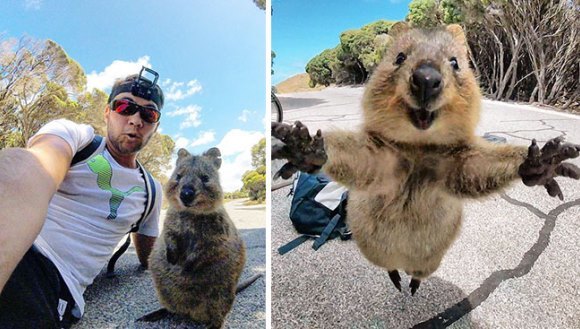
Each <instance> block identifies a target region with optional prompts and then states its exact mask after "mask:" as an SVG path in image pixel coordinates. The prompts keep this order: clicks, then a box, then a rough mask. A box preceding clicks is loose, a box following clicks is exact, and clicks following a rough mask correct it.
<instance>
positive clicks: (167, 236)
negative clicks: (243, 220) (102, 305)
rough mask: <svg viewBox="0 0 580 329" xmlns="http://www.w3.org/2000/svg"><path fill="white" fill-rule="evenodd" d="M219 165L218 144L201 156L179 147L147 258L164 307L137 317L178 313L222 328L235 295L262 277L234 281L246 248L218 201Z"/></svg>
mask: <svg viewBox="0 0 580 329" xmlns="http://www.w3.org/2000/svg"><path fill="white" fill-rule="evenodd" d="M220 166H221V153H220V151H219V149H217V148H211V149H209V150H208V151H206V152H205V153H204V154H203V155H201V156H192V155H191V154H189V153H188V152H187V151H186V150H185V149H180V150H179V152H178V159H177V163H176V168H175V171H174V172H173V174H172V176H171V178H170V180H169V181H168V182H167V184H166V185H165V188H164V190H165V196H166V198H167V200H168V201H169V210H168V211H167V215H166V217H165V223H164V225H163V230H162V232H161V236H160V237H159V239H157V241H156V242H155V246H154V247H153V251H152V252H151V255H150V257H149V268H150V270H151V275H152V276H153V282H154V284H155V288H156V289H157V295H158V297H159V301H160V303H161V305H162V306H163V307H164V309H161V310H158V311H155V312H153V313H150V314H148V315H145V316H144V317H142V318H140V319H139V320H141V321H157V320H159V319H161V318H163V317H165V316H166V315H168V313H177V314H183V315H187V316H189V317H190V318H191V319H192V320H194V321H195V322H199V323H204V324H206V325H207V327H208V328H221V327H222V326H223V323H224V320H225V318H226V316H227V314H228V313H229V312H230V310H231V308H232V305H233V303H234V298H235V294H236V293H237V292H239V291H241V290H243V289H245V288H246V287H247V286H249V285H250V284H251V283H252V282H254V281H255V280H256V279H258V278H259V277H260V276H261V274H257V275H254V276H253V277H251V278H250V279H248V280H246V281H244V282H242V283H240V284H239V285H238V280H239V278H240V275H241V273H242V270H243V268H244V263H245V259H246V252H245V246H244V242H243V240H242V239H241V238H240V236H239V233H238V230H237V229H236V227H235V225H234V223H233V222H232V220H231V219H230V217H229V216H228V214H227V212H226V211H225V209H224V207H223V205H222V202H223V192H222V188H221V185H220V180H219V175H218V169H219V167H220Z"/></svg>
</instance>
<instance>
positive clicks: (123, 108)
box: [111, 98, 161, 123]
mask: <svg viewBox="0 0 580 329" xmlns="http://www.w3.org/2000/svg"><path fill="white" fill-rule="evenodd" d="M111 103H112V106H111V107H112V108H113V111H115V112H117V113H119V114H120V115H133V114H135V113H137V112H139V114H140V115H141V119H143V121H145V122H147V123H156V122H158V121H159V118H160V117H161V112H159V111H158V110H157V108H155V107H154V106H152V105H151V106H141V105H139V104H137V103H135V102H133V101H132V100H129V99H125V98H124V99H117V100H114V101H112V102H111Z"/></svg>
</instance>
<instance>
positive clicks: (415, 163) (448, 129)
mask: <svg viewBox="0 0 580 329" xmlns="http://www.w3.org/2000/svg"><path fill="white" fill-rule="evenodd" d="M389 34H390V35H391V36H392V37H393V38H394V40H393V44H392V45H391V47H390V48H389V49H388V51H387V52H386V54H385V56H384V59H383V62H382V63H381V64H380V65H379V66H378V67H377V69H376V71H375V72H374V73H373V76H372V77H371V79H370V81H369V82H368V84H367V86H366V89H365V93H364V96H363V103H362V104H363V112H364V113H363V124H362V127H361V129H359V130H358V131H327V132H325V133H324V134H322V132H321V131H320V130H319V131H318V132H317V133H316V135H315V136H314V138H312V137H310V134H309V132H308V130H307V128H306V127H305V126H304V125H302V124H301V123H300V122H296V123H295V125H294V126H291V125H287V124H277V123H272V135H273V136H274V137H276V138H278V139H280V140H281V141H282V142H284V143H283V144H282V145H281V146H275V147H273V148H272V158H273V159H288V160H289V162H288V163H287V164H285V165H284V166H283V167H282V168H281V169H280V171H279V172H278V173H277V174H278V175H281V176H282V177H284V178H287V177H290V176H291V175H292V174H293V173H294V172H295V171H296V170H302V171H306V172H315V171H317V170H320V169H321V170H323V171H324V172H325V173H327V174H328V175H329V176H330V177H331V178H332V179H334V180H336V181H337V182H339V183H342V184H343V185H345V186H346V187H347V188H349V190H350V194H349V202H348V207H347V213H348V216H347V220H348V223H349V226H350V228H351V230H352V233H353V237H354V239H355V241H356V243H357V246H358V247H359V249H360V250H361V252H362V254H363V255H364V256H365V257H366V258H367V259H368V260H369V261H371V262H372V263H374V264H375V265H378V266H381V267H383V268H385V269H386V270H387V271H388V273H389V277H390V279H391V280H392V281H393V284H394V285H395V287H396V288H397V289H399V290H401V283H400V281H401V278H400V275H399V272H398V270H404V271H405V272H407V273H408V274H409V275H411V276H412V279H411V282H410V285H409V286H410V288H411V293H412V294H414V293H415V292H416V290H417V289H418V288H419V285H420V283H421V280H423V279H425V278H427V277H428V276H429V275H431V274H432V273H433V272H434V271H435V270H436V269H437V268H438V267H439V264H440V262H441V259H442V258H443V256H444V254H445V252H446V251H447V249H448V248H449V247H450V246H451V244H452V243H453V241H454V239H455V238H456V236H457V234H458V232H459V230H460V226H461V221H462V209H463V200H464V199H475V198H480V197H484V196H487V195H490V194H491V193H496V192H499V191H501V190H502V189H503V188H505V187H507V186H508V185H509V184H510V183H511V182H513V181H515V180H517V179H518V178H521V179H522V180H523V182H524V184H526V185H528V186H533V185H543V186H545V188H546V189H547V191H548V193H549V194H550V195H551V196H559V197H560V199H562V198H563V196H562V192H561V190H560V187H559V186H558V184H557V183H556V181H555V180H554V177H555V176H563V177H570V178H573V179H578V178H579V177H580V168H578V167H577V166H575V165H573V164H571V163H562V161H564V160H566V159H569V158H575V157H577V156H578V153H579V151H580V145H574V144H569V143H563V142H562V139H561V138H555V139H552V140H549V141H548V142H547V143H546V144H545V146H544V147H543V148H542V149H541V150H540V149H539V147H538V146H537V145H536V142H535V140H534V141H533V142H532V145H531V146H530V147H529V148H527V147H522V146H512V145H498V144H492V143H489V142H486V141H485V140H483V139H482V138H480V137H477V136H476V135H475V128H476V125H477V122H478V120H479V111H480V97H481V96H480V92H479V87H478V85H477V83H476V80H475V78H474V75H473V73H472V71H471V69H470V68H469V63H468V57H467V46H466V39H465V35H464V33H463V30H462V29H461V27H460V26H459V25H450V26H448V27H446V28H440V29H435V30H418V29H411V28H409V26H408V25H406V24H405V23H397V24H395V25H394V26H393V27H392V29H391V31H390V32H389Z"/></svg>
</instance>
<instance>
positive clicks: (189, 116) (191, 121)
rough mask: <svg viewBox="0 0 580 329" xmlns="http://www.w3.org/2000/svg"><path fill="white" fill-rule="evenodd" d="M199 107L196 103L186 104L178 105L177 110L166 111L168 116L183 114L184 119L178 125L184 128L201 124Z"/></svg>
mask: <svg viewBox="0 0 580 329" xmlns="http://www.w3.org/2000/svg"><path fill="white" fill-rule="evenodd" d="M200 112H201V107H200V106H198V105H188V106H186V107H180V108H178V109H177V110H174V111H171V112H167V115H168V116H170V117H176V116H182V115H183V116H185V120H183V121H182V122H181V124H180V125H179V128H180V129H185V128H189V127H198V126H199V125H201V119H200Z"/></svg>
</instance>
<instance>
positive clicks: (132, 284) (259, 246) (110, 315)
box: [73, 228, 266, 329]
mask: <svg viewBox="0 0 580 329" xmlns="http://www.w3.org/2000/svg"><path fill="white" fill-rule="evenodd" d="M239 231H240V234H241V236H242V239H243V240H244V242H245V243H246V266H245V268H244V272H243V273H242V277H241V280H244V279H246V278H248V277H250V276H252V275H254V274H256V273H262V274H263V275H264V276H263V277H261V278H259V279H258V280H256V281H255V282H254V283H253V284H252V285H250V286H249V287H248V288H247V289H245V290H243V291H242V292H240V293H239V294H238V296H237V297H236V301H235V302H234V306H233V308H232V311H231V312H230V314H229V316H228V317H227V320H226V324H225V328H265V327H266V320H265V319H266V279H265V268H266V265H265V264H266V251H265V238H266V233H265V229H263V228H260V229H240V230H239ZM105 272H106V271H105V269H104V270H103V271H102V272H101V273H100V274H99V275H98V276H97V277H96V278H95V281H94V282H93V284H92V285H91V286H89V287H88V288H87V290H86V292H85V302H86V306H85V315H84V317H83V318H82V319H81V321H79V322H78V323H77V324H75V325H74V326H73V329H81V328H82V329H85V328H203V326H199V325H196V324H195V323H193V322H191V321H190V320H189V319H187V318H184V317H181V316H171V317H168V318H166V319H163V320H160V321H158V322H155V323H142V322H137V323H135V322H134V321H135V320H136V319H138V318H139V317H141V316H143V315H145V314H147V313H150V312H152V311H155V310H157V309H159V308H160V307H161V306H160V304H159V302H158V301H157V296H156V294H155V288H154V287H153V281H152V279H151V276H150V274H149V271H147V270H145V269H144V268H143V267H142V266H141V265H140V264H139V260H138V259H137V255H136V253H135V249H134V247H133V246H131V247H130V248H129V249H128V250H127V252H126V253H125V254H124V255H123V256H122V257H121V258H120V259H119V261H118V262H117V266H116V268H115V273H116V277H114V278H112V279H109V278H107V277H106V276H105Z"/></svg>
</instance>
